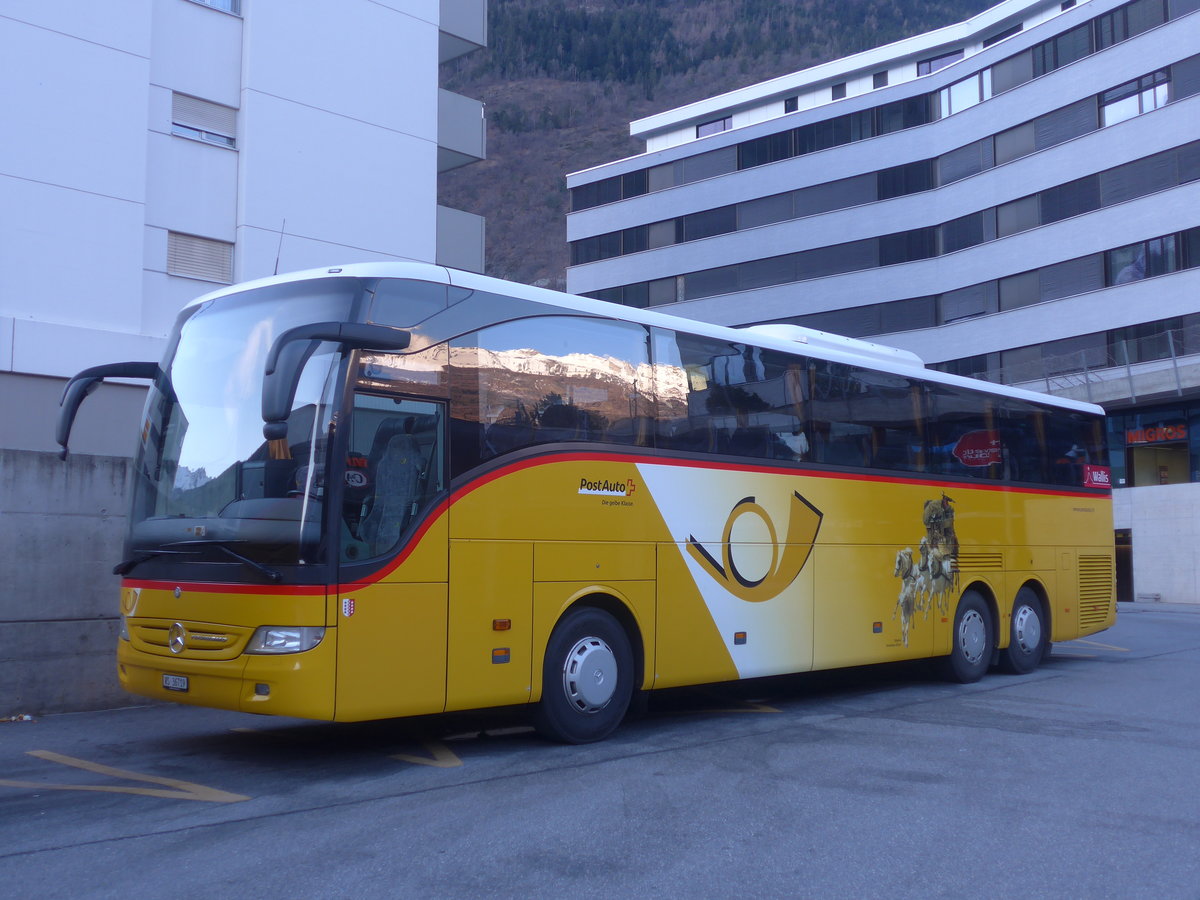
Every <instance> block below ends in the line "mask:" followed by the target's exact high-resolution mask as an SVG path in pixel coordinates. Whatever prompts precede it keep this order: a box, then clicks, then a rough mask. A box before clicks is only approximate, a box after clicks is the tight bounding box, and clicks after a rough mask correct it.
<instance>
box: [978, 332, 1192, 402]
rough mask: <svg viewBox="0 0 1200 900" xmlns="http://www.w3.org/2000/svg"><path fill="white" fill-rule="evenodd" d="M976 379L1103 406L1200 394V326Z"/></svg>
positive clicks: (1117, 342) (1113, 343)
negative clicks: (1191, 393)
mask: <svg viewBox="0 0 1200 900" xmlns="http://www.w3.org/2000/svg"><path fill="white" fill-rule="evenodd" d="M972 377H975V378H980V379H983V380H985V381H993V382H998V383H1000V384H1010V385H1013V386H1016V387H1024V388H1029V389H1031V390H1036V391H1043V392H1045V393H1047V394H1055V395H1057V396H1060V397H1071V398H1073V399H1076V400H1086V401H1088V402H1091V403H1102V404H1118V405H1120V404H1123V403H1136V402H1138V401H1141V400H1146V399H1150V398H1162V397H1167V396H1176V397H1178V396H1183V394H1184V393H1185V392H1189V391H1191V390H1194V389H1200V325H1192V326H1188V327H1183V328H1164V329H1162V330H1160V331H1156V332H1153V333H1150V334H1145V335H1139V336H1137V337H1134V338H1129V339H1124V340H1114V341H1110V342H1109V344H1108V346H1107V347H1104V346H1098V347H1089V348H1086V349H1082V350H1078V351H1075V352H1073V353H1065V354H1060V355H1056V356H1046V357H1043V358H1042V359H1040V360H1035V361H1030V362H1028V363H1021V364H1018V365H1012V366H1006V367H1000V368H998V369H991V370H989V371H986V372H977V373H974V374H973V376H972Z"/></svg>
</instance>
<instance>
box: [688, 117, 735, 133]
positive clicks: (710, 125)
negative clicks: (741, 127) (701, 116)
mask: <svg viewBox="0 0 1200 900" xmlns="http://www.w3.org/2000/svg"><path fill="white" fill-rule="evenodd" d="M732 127H733V116H725V118H723V119H713V120H712V121H711V122H703V123H701V124H700V125H697V126H696V137H698V138H702V137H708V136H709V135H710V134H720V133H721V132H722V131H728V130H729V129H730V128H732Z"/></svg>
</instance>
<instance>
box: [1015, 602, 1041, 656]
mask: <svg viewBox="0 0 1200 900" xmlns="http://www.w3.org/2000/svg"><path fill="white" fill-rule="evenodd" d="M1013 641H1014V642H1015V643H1016V645H1017V646H1018V647H1020V648H1021V652H1022V653H1034V652H1036V651H1037V648H1038V647H1039V646H1041V643H1042V621H1041V619H1039V618H1038V615H1037V613H1036V612H1034V611H1033V609H1032V608H1031V607H1029V606H1022V607H1020V608H1018V609H1017V611H1016V612H1015V613H1013Z"/></svg>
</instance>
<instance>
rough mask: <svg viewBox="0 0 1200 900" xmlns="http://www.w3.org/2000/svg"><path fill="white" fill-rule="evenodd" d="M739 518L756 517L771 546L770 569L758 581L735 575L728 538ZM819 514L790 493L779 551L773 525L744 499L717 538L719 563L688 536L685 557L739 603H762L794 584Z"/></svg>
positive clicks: (751, 500) (763, 512)
mask: <svg viewBox="0 0 1200 900" xmlns="http://www.w3.org/2000/svg"><path fill="white" fill-rule="evenodd" d="M742 516H757V517H758V518H759V519H761V520H762V522H763V524H764V525H765V526H766V528H767V534H768V535H769V537H770V545H771V565H770V566H769V567H768V568H767V572H766V574H765V575H763V576H762V577H761V578H755V579H750V578H746V577H745V576H744V575H743V574H742V573H741V572H740V571H738V567H737V562H736V560H735V559H734V547H735V544H734V543H733V542H732V540H731V538H732V536H733V528H734V525H735V524H736V523H737V521H738V519H740V518H741V517H742ZM821 519H822V513H821V511H820V510H819V509H817V508H816V507H815V506H813V505H812V504H811V503H809V502H808V501H807V500H805V499H804V498H803V497H801V496H800V495H799V494H798V493H796V492H795V491H793V492H792V503H791V509H790V510H789V514H788V526H787V538H786V540H785V541H784V543H783V545H782V547H781V546H780V544H779V537H778V533H777V532H776V531H775V523H774V522H772V521H771V517H770V516H769V515H767V511H766V510H765V509H763V508H762V507H761V506H759V504H758V503H757V502H755V499H754V498H753V497H745V498H743V499H741V500H739V501H738V502H737V503H735V504H734V505H733V509H732V510H731V511H730V513H729V518H728V519H727V520H726V521H725V533H724V535H723V536H722V538H721V561H720V562H718V561H717V559H716V558H715V557H714V556H713V555H712V554H711V553H709V551H708V550H706V549H705V548H704V546H703V545H702V544H701V543H700V542H699V541H698V540H696V539H695V537H692V536H691V535H689V536H688V544H687V549H688V553H690V554H691V555H692V558H693V559H695V560H696V562H698V563H700V565H701V566H703V567H704V569H705V571H707V572H708V574H709V575H711V576H712V577H713V578H714V579H716V580H717V581H719V582H721V584H722V585H724V586H725V588H726V589H727V590H728V591H729V592H730V593H731V594H733V595H734V596H735V597H737V598H738V599H739V600H746V601H748V602H750V603H762V602H763V601H765V600H770V599H772V598H774V597H777V596H779V594H780V593H782V592H783V590H784V589H785V588H786V587H787V586H788V585H789V584H791V583H792V582H793V581H795V580H796V576H798V575H799V574H800V570H801V569H803V568H804V564H805V563H807V562H808V557H809V556H810V555H811V554H812V548H813V543H814V542H815V541H816V539H817V532H818V531H819V530H820V529H821Z"/></svg>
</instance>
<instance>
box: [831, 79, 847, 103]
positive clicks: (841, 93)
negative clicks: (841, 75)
mask: <svg viewBox="0 0 1200 900" xmlns="http://www.w3.org/2000/svg"><path fill="white" fill-rule="evenodd" d="M829 93H830V96H831V97H832V98H833V99H834V100H844V99H845V97H846V82H844V81H839V82H838V83H837V84H835V85H834V86H833V87H831V88H830V89H829Z"/></svg>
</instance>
